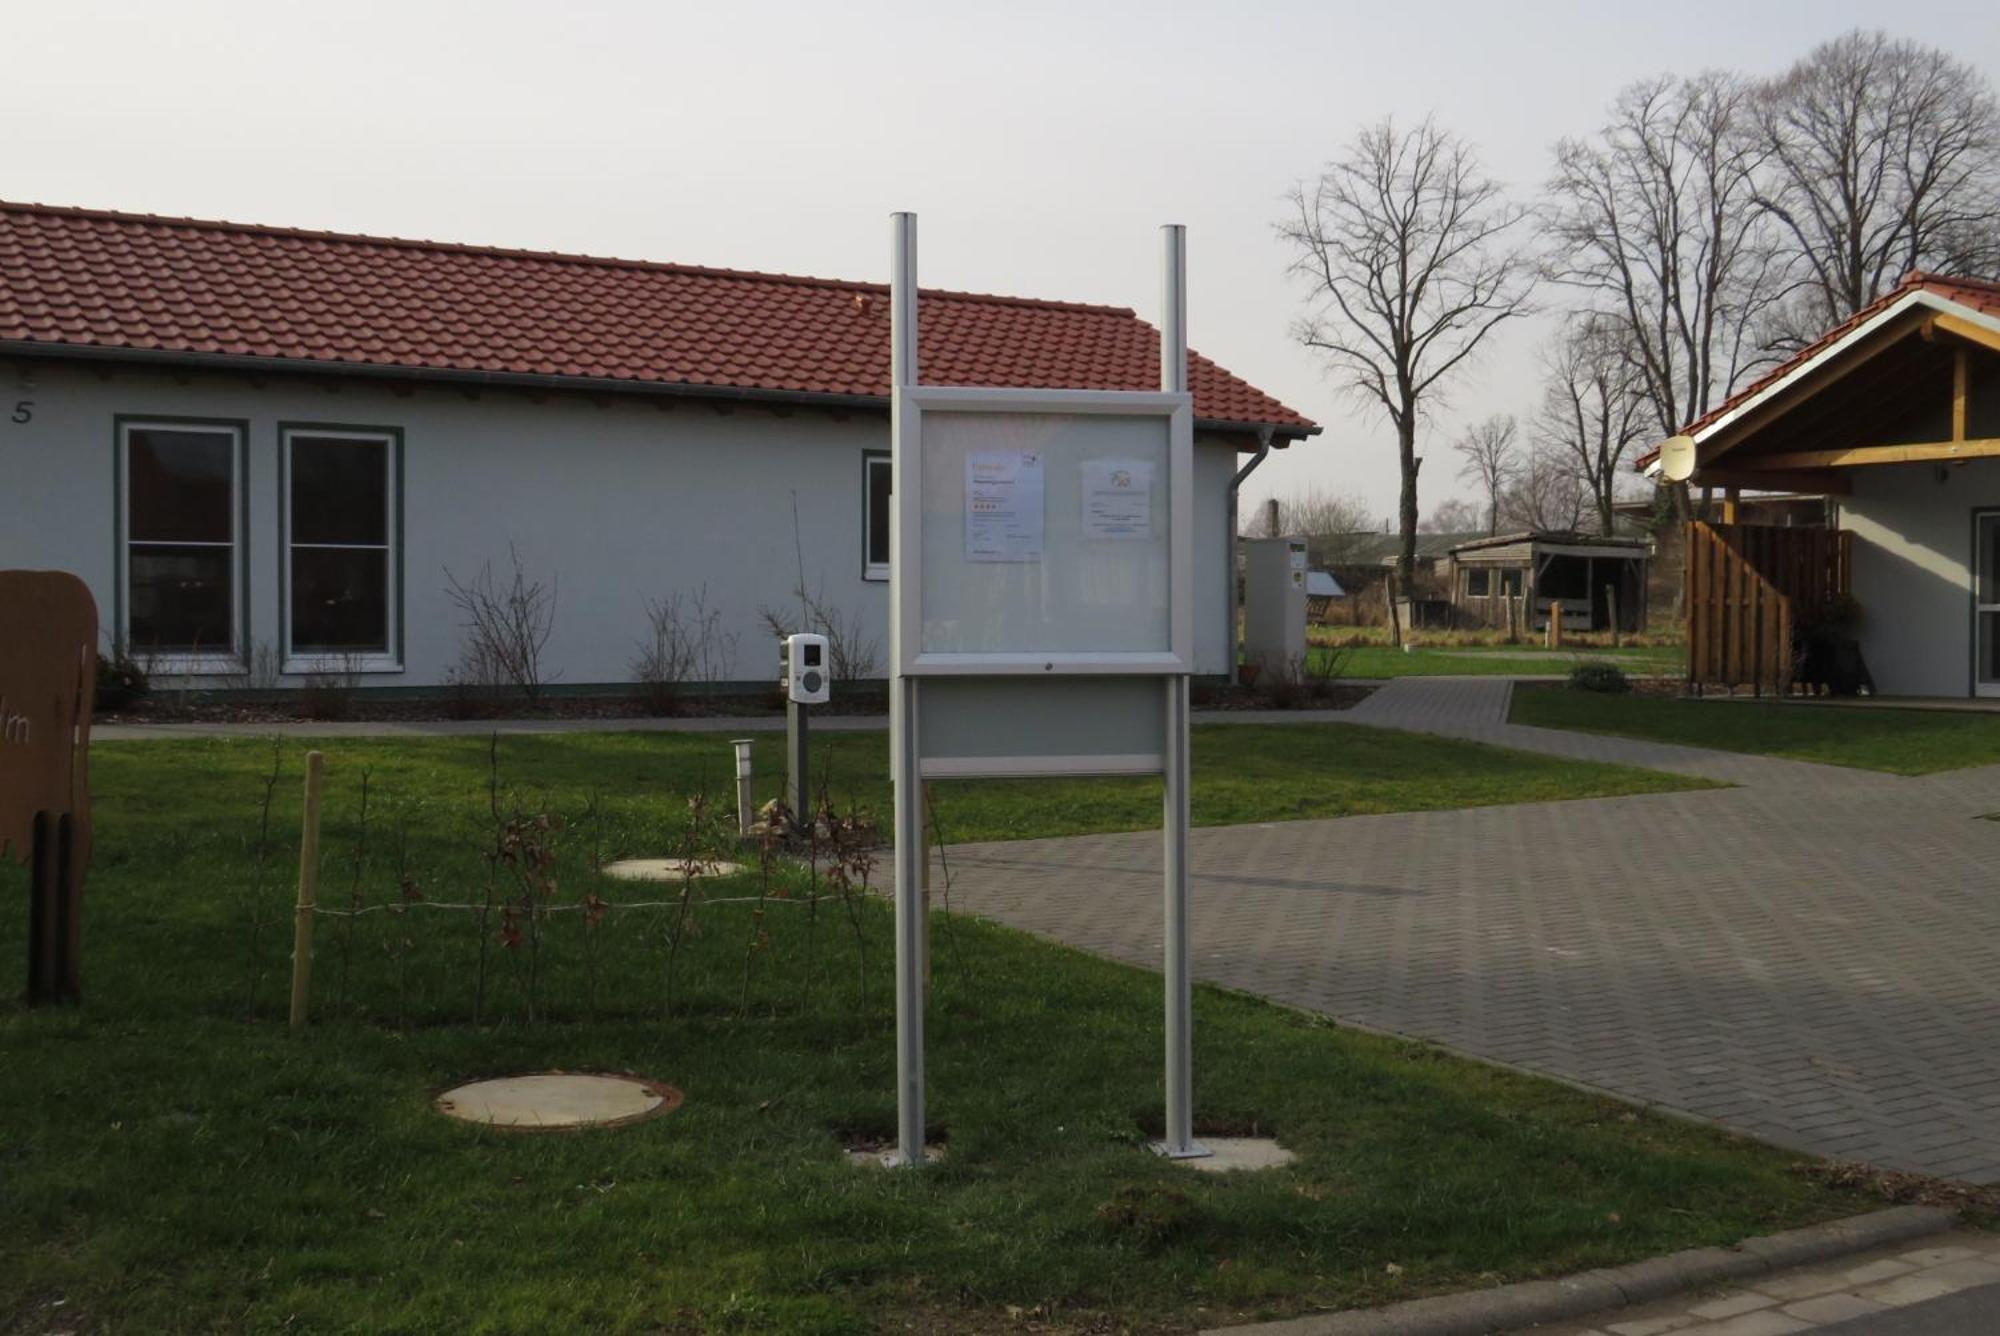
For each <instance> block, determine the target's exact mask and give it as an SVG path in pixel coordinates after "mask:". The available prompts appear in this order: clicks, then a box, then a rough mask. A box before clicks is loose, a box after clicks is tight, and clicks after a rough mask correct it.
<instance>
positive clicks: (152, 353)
mask: <svg viewBox="0 0 2000 1336" xmlns="http://www.w3.org/2000/svg"><path fill="white" fill-rule="evenodd" d="M0 357H32V358H40V359H45V360H49V361H85V362H122V363H132V364H137V365H140V366H149V367H161V368H168V367H178V368H182V369H186V370H206V371H233V372H238V373H243V374H254V375H280V374H284V373H293V374H300V375H308V376H356V377H361V378H364V379H371V380H394V381H404V382H411V383H424V382H428V383H444V384H453V385H474V386H482V385H490V386H493V387H495V388H502V389H518V390H529V391H536V390H539V391H542V392H545V393H554V392H557V391H568V392H570V393H572V394H600V395H601V394H630V395H642V396H650V397H654V398H680V399H700V400H705V401H710V402H718V403H719V402H734V403H752V404H769V405H773V406H776V405H779V404H784V405H790V406H794V407H803V408H824V409H847V410H850V411H853V410H873V411H880V412H887V411H888V410H889V397H888V396H887V395H881V394H829V393H818V392H813V391H808V390H772V389H765V388H762V387H760V386H754V385H707V384H701V383H698V382H692V381H654V380H626V379H619V378H615V377H595V376H546V375H533V374H528V373H524V372H514V371H471V370H465V369H462V368H456V367H421V366H398V365H395V364H392V363H378V362H327V361H317V360H313V359H309V358H301V357H253V356H243V355H237V354H230V353H190V352H179V351H173V350H163V349H158V348H116V347H104V346H100V345H96V344H84V343H45V342H40V341H34V340H18V339H0ZM1194 430H1196V431H1200V432H1210V433H1221V434H1225V435H1245V436H1255V435H1257V434H1258V433H1259V432H1262V431H1265V430H1268V431H1270V433H1271V444H1272V445H1274V446H1276V447H1278V448H1279V449H1283V448H1284V447H1285V446H1286V445H1289V444H1290V443H1291V442H1293V441H1302V440H1305V439H1306V438H1308V437H1311V436H1317V435H1319V434H1320V433H1321V431H1323V430H1324V428H1322V427H1320V426H1319V425H1318V424H1317V423H1314V424H1312V425H1310V426H1304V427H1301V426H1296V425H1293V424H1291V423H1278V422H1229V421H1220V420H1214V419H1209V418H1196V419H1195V420H1194Z"/></svg>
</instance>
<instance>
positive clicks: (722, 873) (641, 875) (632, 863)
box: [604, 858, 743, 882]
mask: <svg viewBox="0 0 2000 1336" xmlns="http://www.w3.org/2000/svg"><path fill="white" fill-rule="evenodd" d="M742 870H743V865H742V864H741V863H731V862H727V861H725V860H723V859H720V858H714V859H709V860H708V861H706V862H703V863H700V864H697V865H696V867H695V873H694V875H695V877H696V878H697V879H699V878H702V877H733V876H735V875H736V874H737V873H739V872H741V871H742ZM604 875H605V876H607V877H615V878H617V879H618V880H619V881H672V882H679V881H684V880H686V879H687V868H686V867H685V866H684V865H683V864H682V863H681V860H680V859H678V858H621V859H619V860H618V861H617V862H615V863H606V864H605V865H604Z"/></svg>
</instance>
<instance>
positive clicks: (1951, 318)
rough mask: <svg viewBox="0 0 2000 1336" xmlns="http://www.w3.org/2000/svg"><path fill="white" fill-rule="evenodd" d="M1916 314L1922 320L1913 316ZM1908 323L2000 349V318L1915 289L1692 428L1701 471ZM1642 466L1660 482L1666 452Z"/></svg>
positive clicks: (1783, 482) (1781, 482)
mask: <svg viewBox="0 0 2000 1336" xmlns="http://www.w3.org/2000/svg"><path fill="white" fill-rule="evenodd" d="M1913 314H1914V315H1916V316H1918V317H1919V318H1917V319H1914V320H1912V319H1911V316H1912V315H1913ZM1926 317H1927V318H1926ZM1902 324H1907V325H1908V326H1909V328H1908V329H1907V330H1905V331H1903V333H1904V334H1909V333H1913V332H1915V331H1917V330H1919V329H1924V328H1925V327H1926V326H1927V325H1929V326H1930V327H1932V328H1937V329H1942V330H1944V331H1945V332H1946V333H1948V334H1953V335H1956V336H1958V337H1960V338H1963V339H1966V340H1968V341H1970V342H1973V343H1980V344H1984V345H1985V346H1986V347H1989V348H1992V349H1995V350H2000V317H1995V316H1992V315H1989V314H1987V313H1986V312H1984V311H1980V310H1977V309H1975V308H1973V307H1970V306H1967V305H1965V304H1963V303H1961V302H1955V301H1953V300H1951V299H1950V298H1949V297H1945V296H1943V295H1941V294H1939V293H1936V292H1932V291H1930V290H1928V289H1925V288H1916V289H1913V290H1912V291H1910V292H1908V293H1907V294H1905V295H1904V296H1902V297H1901V298H1898V299H1897V300H1895V301H1893V302H1891V303H1889V305H1887V306H1885V307H1883V308H1882V309H1881V310H1880V311H1878V312H1876V313H1875V314H1874V315H1872V316H1870V317H1869V318H1868V319H1866V320H1864V321H1862V322H1861V323H1860V324H1858V325H1856V326H1855V327H1854V328H1853V329H1851V330H1849V331H1847V333H1845V334H1843V335H1841V337H1839V338H1838V339H1835V340H1834V341H1833V342H1831V343H1829V344H1827V345H1826V346H1825V347H1824V348H1819V349H1816V350H1814V351H1813V352H1812V353H1811V354H1809V355H1807V356H1805V357H1801V358H1800V359H1799V360H1798V361H1797V363H1796V364H1794V365H1793V366H1790V367H1788V368H1786V370H1785V371H1784V372H1783V374H1781V375H1779V376H1777V377H1776V378H1775V379H1773V380H1772V381H1771V383H1770V384H1768V385H1765V386H1763V387H1762V388H1760V389H1758V390H1757V391H1756V392H1755V393H1753V394H1749V395H1746V396H1744V398H1743V400H1742V401H1741V402H1739V403H1735V404H1732V405H1730V406H1729V408H1728V410H1727V411H1725V412H1723V413H1720V414H1718V415H1716V416H1715V417H1714V418H1713V419H1712V420H1710V421H1708V422H1704V423H1702V424H1701V425H1700V426H1699V427H1697V428H1695V429H1694V430H1691V431H1689V432H1688V433H1687V435H1688V436H1690V437H1691V438H1692V439H1693V440H1694V444H1695V451H1696V459H1697V461H1698V462H1697V465H1696V469H1697V473H1699V472H1700V471H1701V469H1702V467H1703V466H1704V465H1706V464H1708V463H1709V462H1710V461H1711V460H1712V459H1714V458H1719V457H1720V456H1721V455H1723V454H1726V453H1727V450H1728V444H1724V443H1725V442H1729V440H1730V437H1731V435H1732V434H1733V433H1734V432H1736V431H1738V430H1740V429H1741V427H1742V426H1743V425H1744V424H1745V423H1747V422H1750V421H1754V420H1756V419H1757V418H1758V417H1760V416H1761V415H1762V414H1763V413H1764V411H1765V410H1766V409H1768V408H1770V407H1772V406H1774V405H1776V404H1778V403H1781V402H1783V401H1784V400H1786V399H1787V398H1788V397H1789V396H1791V395H1792V394H1794V393H1795V392H1797V391H1798V390H1799V389H1800V388H1801V387H1802V386H1804V385H1806V384H1808V383H1809V382H1811V381H1812V380H1813V379H1814V378H1815V377H1817V376H1819V375H1820V374H1822V373H1824V372H1826V371H1828V370H1830V369H1832V368H1833V367H1835V366H1836V365H1838V364H1840V363H1841V362H1842V361H1843V359H1846V358H1847V357H1848V354H1850V353H1852V352H1853V351H1854V350H1855V349H1857V348H1859V347H1861V346H1863V345H1865V344H1867V343H1869V342H1871V341H1873V340H1875V339H1878V338H1881V337H1882V336H1883V335H1884V334H1885V333H1886V332H1887V331H1889V330H1890V329H1892V328H1894V327H1895V326H1897V325H1902ZM1899 337H1901V336H1899ZM1885 346H1886V345H1885ZM1856 365H1858V363H1857V364H1856ZM1851 369H1853V368H1852V366H1846V367H1843V368H1842V370H1841V372H1840V374H1844V373H1845V371H1847V370H1851ZM1838 379H1839V375H1838V374H1836V375H1835V376H1834V377H1833V380H1838ZM1829 383H1831V381H1830V382H1829ZM1718 445H1720V448H1719V449H1718V448H1717V447H1718ZM1639 469H1640V471H1641V472H1643V473H1644V474H1645V475H1646V476H1647V477H1649V478H1653V479H1655V480H1656V481H1657V480H1658V479H1659V477H1660V450H1659V447H1658V446H1657V445H1656V446H1655V447H1654V448H1653V449H1652V450H1651V451H1649V452H1648V453H1647V454H1646V455H1645V456H1644V457H1643V458H1641V459H1640V460H1639ZM1818 481H1820V480H1819V479H1814V478H1806V479H1801V478H1799V477H1798V476H1797V475H1796V474H1788V475H1783V476H1778V475H1774V476H1773V478H1772V480H1771V482H1772V485H1773V486H1774V487H1777V488H1779V489H1784V488H1787V487H1792V486H1794V485H1795V484H1799V483H1805V484H1808V485H1809V484H1812V483H1815V482H1818ZM1809 489H1810V487H1809V486H1801V487H1798V488H1797V490H1809Z"/></svg>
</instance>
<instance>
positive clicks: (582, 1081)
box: [437, 1072, 681, 1131]
mask: <svg viewBox="0 0 2000 1336" xmlns="http://www.w3.org/2000/svg"><path fill="white" fill-rule="evenodd" d="M680 1102H681V1092H680V1091H678V1090H676V1089H674V1088H673V1087H672V1086H669V1085H661V1084H660V1083H659V1082H657V1081H648V1080H646V1079H645V1078H643V1077H639V1076H601V1075H596V1074H593V1073H588V1072H540V1073H536V1074H535V1075H532V1076H503V1077H499V1078H496V1079H494V1080H491V1081H473V1082H470V1083H468V1084H466V1085H462V1086H457V1087H454V1088H453V1089H450V1090H447V1091H445V1092H444V1093H443V1094H442V1095H439V1096H438V1098H437V1109H438V1112H439V1113H442V1114H444V1115H445V1116H447V1117H450V1118H456V1119H458V1120H460V1121H461V1122H468V1123H480V1124H483V1125H485V1126H488V1127H505V1128H512V1129H516V1130H521V1131H562V1130H570V1129H575V1128H580V1127H617V1126H623V1125H624V1124H627V1123H636V1122H640V1121H643V1120H644V1119H647V1118H654V1117H658V1116H659V1115H660V1114H663V1113H670V1112H672V1111H673V1110H674V1109H676V1108H679V1107H680Z"/></svg>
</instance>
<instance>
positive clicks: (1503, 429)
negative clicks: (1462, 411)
mask: <svg viewBox="0 0 2000 1336" xmlns="http://www.w3.org/2000/svg"><path fill="white" fill-rule="evenodd" d="M1519 435H1520V427H1519V424H1517V423H1516V422H1515V421H1514V418H1513V416H1512V415H1511V414H1501V413H1495V414H1494V415H1493V416H1492V417H1489V418H1487V419H1486V420H1485V421H1484V422H1481V423H1478V424H1476V425H1475V426H1472V427H1470V428H1468V429H1467V430H1466V432H1465V434H1464V435H1462V436H1460V437H1459V438H1458V439H1457V440H1456V441H1454V442H1452V446H1451V448H1452V449H1454V450H1456V451H1458V453H1459V455H1460V456H1462V457H1463V458H1464V460H1465V462H1464V463H1463V464H1460V465H1459V466H1458V476H1459V477H1461V478H1467V479H1470V480H1471V481H1472V482H1475V483H1477V484H1478V485H1479V490H1480V492H1481V493H1483V494H1484V495H1485V497H1486V532H1487V534H1488V535H1489V536H1490V535H1492V534H1496V533H1499V532H1500V493H1501V492H1503V491H1505V490H1506V488H1507V480H1508V479H1509V478H1510V477H1512V476H1513V474H1514V469H1515V466H1516V463H1517V461H1516V460H1515V457H1514V454H1515V451H1514V443H1515V441H1516V439H1517V438H1518V436H1519ZM1473 523H1474V526H1475V527H1476V526H1477V524H1478V521H1477V520H1475V521H1473Z"/></svg>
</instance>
